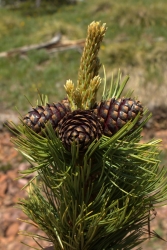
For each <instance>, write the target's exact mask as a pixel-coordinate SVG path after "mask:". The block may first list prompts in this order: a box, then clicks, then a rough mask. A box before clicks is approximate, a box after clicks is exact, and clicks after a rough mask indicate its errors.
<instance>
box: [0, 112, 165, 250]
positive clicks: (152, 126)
mask: <svg viewBox="0 0 167 250" xmlns="http://www.w3.org/2000/svg"><path fill="white" fill-rule="evenodd" d="M9 116H11V115H9ZM9 116H6V117H7V118H8V117H9ZM13 117H14V115H13ZM1 118H2V116H1ZM4 121H5V118H3V122H4ZM16 122H17V119H16ZM11 136H12V134H11V133H10V132H9V131H8V130H7V129H6V128H4V127H3V126H2V119H1V126H0V250H14V249H17V250H28V249H33V248H32V247H37V248H39V246H37V244H36V243H35V242H34V240H33V239H32V238H30V237H25V236H23V235H20V234H18V233H19V231H29V232H34V233H37V234H38V233H39V234H40V233H41V232H40V231H39V230H38V229H37V228H35V227H34V226H32V225H28V224H27V223H25V222H24V220H27V217H26V215H24V214H23V212H22V211H21V210H20V209H19V208H18V207H16V204H17V202H18V200H19V198H23V197H25V196H26V193H25V191H23V190H21V189H22V187H23V186H24V185H26V184H27V182H28V180H29V178H30V177H29V178H24V179H18V180H17V179H16V178H17V177H18V171H20V170H24V169H27V168H28V167H29V163H27V162H25V161H24V160H23V158H22V157H21V155H20V154H19V153H18V152H17V151H16V150H15V149H14V147H13V144H12V143H11V142H10V138H11ZM150 138H156V139H162V140H163V141H162V156H163V158H162V164H163V165H165V164H166V165H167V113H166V109H165V108H159V107H157V108H155V109H154V110H153V117H152V118H151V119H150V121H149V122H148V124H147V126H146V127H145V129H144V131H143V140H144V141H147V140H149V139H150ZM156 213H157V215H156V218H155V219H154V220H153V221H151V229H152V230H155V231H156V232H157V233H158V234H159V235H160V236H161V237H163V238H164V239H165V240H167V206H164V207H163V208H159V209H157V211H156ZM18 218H19V219H18ZM21 242H24V243H25V244H29V245H31V247H29V246H26V245H24V244H21ZM41 244H42V246H43V247H46V246H48V243H46V242H42V243H41ZM142 248H143V249H146V250H154V249H156V250H165V249H167V242H165V241H163V240H160V239H151V240H148V241H147V242H146V243H144V244H143V245H142Z"/></svg>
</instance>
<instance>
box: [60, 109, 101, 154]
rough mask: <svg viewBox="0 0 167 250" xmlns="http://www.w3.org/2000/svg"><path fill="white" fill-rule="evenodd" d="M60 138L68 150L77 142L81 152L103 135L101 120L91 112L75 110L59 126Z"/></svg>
mask: <svg viewBox="0 0 167 250" xmlns="http://www.w3.org/2000/svg"><path fill="white" fill-rule="evenodd" d="M58 133H59V138H60V139H61V140H62V142H63V144H64V146H65V148H66V149H67V150H70V149H71V144H72V143H73V142H75V143H76V144H77V145H78V146H79V150H80V152H84V151H85V150H86V149H87V148H88V146H89V145H90V144H91V143H92V142H93V141H94V140H95V139H99V138H100V136H101V135H102V127H101V124H100V122H99V119H98V118H97V116H96V115H95V114H93V113H92V112H91V111H89V110H75V111H73V112H72V113H69V114H67V115H66V116H65V117H64V118H63V119H62V120H61V121H60V123H59V125H58Z"/></svg>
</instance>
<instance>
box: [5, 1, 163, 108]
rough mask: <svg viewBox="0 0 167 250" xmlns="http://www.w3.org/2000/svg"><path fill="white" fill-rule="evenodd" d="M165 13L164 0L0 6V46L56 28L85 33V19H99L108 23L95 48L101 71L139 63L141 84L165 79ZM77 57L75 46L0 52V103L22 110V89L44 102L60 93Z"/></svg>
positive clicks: (30, 40)
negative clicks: (15, 53) (3, 54)
mask: <svg viewBox="0 0 167 250" xmlns="http://www.w3.org/2000/svg"><path fill="white" fill-rule="evenodd" d="M166 13H167V2H166V0H161V1H158V0H152V1H151V0H150V1H149V0H148V1H144V0H143V1H136V0H127V1H123V0H117V1H116V2H115V1H113V0H111V1H110V2H108V1H102V0H96V1H95V0H92V1H86V0H85V1H83V2H79V3H78V4H77V5H64V6H61V7H59V8H58V7H55V6H50V5H47V8H46V9H44V8H41V9H39V10H36V9H34V8H20V9H14V8H12V9H9V8H8V9H2V8H1V9H0V16H1V22H0V52H2V51H7V50H10V49H12V48H17V47H20V46H24V45H30V44H35V43H40V42H44V41H48V40H49V39H51V38H52V37H53V36H54V35H55V34H56V33H58V32H60V33H61V34H62V35H63V36H64V37H66V38H68V39H81V38H85V37H86V31H87V26H88V24H89V23H90V22H92V21H93V20H101V21H102V22H105V23H107V26H108V30H107V33H106V37H105V39H104V42H103V45H102V48H101V52H100V58H101V62H102V64H104V65H105V67H106V72H107V75H108V76H110V75H111V71H113V72H114V71H115V70H117V69H118V68H120V69H121V70H122V71H123V72H125V73H130V74H131V71H132V72H134V71H135V70H136V72H138V70H139V69H142V72H143V73H142V74H143V78H144V81H143V83H142V84H143V85H142V86H144V85H145V84H146V83H147V82H150V81H151V82H153V84H157V85H159V84H163V83H164V81H165V80H164V72H165V70H166V66H165V65H166V62H167V46H166V42H167V15H166ZM80 57H81V54H80V53H79V52H78V51H75V50H72V51H70V50H69V51H64V52H60V53H55V54H54V55H52V56H49V55H48V54H47V52H46V51H45V50H38V51H31V52H29V53H27V54H26V55H22V56H14V57H10V58H0V92H1V97H0V103H1V106H3V107H4V108H5V109H12V108H13V107H14V106H17V107H18V108H19V110H22V111H24V112H25V110H27V109H28V107H29V104H28V102H27V101H26V99H25V95H26V96H27V98H28V99H29V100H30V101H31V102H32V103H33V105H35V103H36V102H35V101H36V99H37V91H36V89H37V88H38V89H39V91H40V92H41V93H44V94H47V95H48V96H49V100H50V102H51V101H57V100H59V99H61V98H63V97H64V95H65V92H64V88H63V86H64V84H65V82H66V80H67V79H69V78H70V79H72V80H73V81H74V82H76V80H77V72H78V67H79V61H80ZM129 67H130V70H129ZM126 69H128V70H129V72H127V70H126ZM101 74H102V71H101Z"/></svg>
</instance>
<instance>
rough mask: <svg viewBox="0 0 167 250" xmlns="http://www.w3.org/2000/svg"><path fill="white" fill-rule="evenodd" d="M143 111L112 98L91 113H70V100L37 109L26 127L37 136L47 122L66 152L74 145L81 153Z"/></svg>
mask: <svg viewBox="0 0 167 250" xmlns="http://www.w3.org/2000/svg"><path fill="white" fill-rule="evenodd" d="M139 112H140V114H141V116H142V113H143V107H142V105H141V103H140V102H139V101H136V100H133V99H131V98H119V99H115V98H111V99H109V100H106V101H102V102H100V103H98V104H96V105H95V107H94V108H93V109H92V110H75V111H71V108H70V104H69V101H68V100H67V99H64V100H62V101H61V102H58V103H53V104H47V105H46V106H37V107H36V108H33V109H32V110H31V111H29V112H28V114H27V115H26V116H25V117H24V118H23V122H24V124H26V125H27V126H28V127H30V128H31V129H32V130H33V131H35V132H36V133H38V134H42V130H43V129H44V128H45V125H46V123H47V122H48V121H50V123H51V124H52V126H53V128H54V130H55V131H56V132H57V133H58V136H59V138H60V140H61V141H62V143H63V145H64V146H65V148H66V149H67V150H69V151H70V149H71V144H72V142H73V141H75V142H76V143H77V144H78V145H79V150H80V152H84V151H85V150H86V149H87V148H88V146H89V145H90V144H91V143H92V142H93V141H94V140H95V139H97V140H98V139H99V138H100V137H101V136H102V134H103V135H106V136H109V137H111V136H112V135H113V134H115V133H116V132H117V131H118V130H119V129H120V128H122V127H123V126H124V125H125V124H126V123H127V122H128V121H129V120H133V119H134V118H135V117H136V115H137V114H138V113H139Z"/></svg>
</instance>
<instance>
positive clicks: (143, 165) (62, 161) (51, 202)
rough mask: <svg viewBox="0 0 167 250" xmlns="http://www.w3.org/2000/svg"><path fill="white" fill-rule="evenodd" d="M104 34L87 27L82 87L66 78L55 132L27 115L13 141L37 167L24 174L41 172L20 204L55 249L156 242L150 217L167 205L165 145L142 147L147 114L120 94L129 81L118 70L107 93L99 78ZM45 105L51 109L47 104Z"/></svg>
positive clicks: (104, 249) (96, 249) (102, 28)
mask: <svg viewBox="0 0 167 250" xmlns="http://www.w3.org/2000/svg"><path fill="white" fill-rule="evenodd" d="M105 32H106V25H105V24H102V25H101V23H100V22H93V23H91V24H90V25H89V26H88V35H87V39H86V43H85V48H84V51H83V54H82V57H81V63H80V67H79V74H78V82H77V84H76V86H75V85H74V83H73V82H72V81H71V80H68V81H67V82H66V85H65V89H66V92H67V99H68V102H69V106H70V108H69V109H68V110H67V112H66V113H65V114H63V116H62V117H61V119H59V121H58V123H57V126H54V125H53V124H54V119H55V120H56V121H57V117H53V116H52V115H51V116H49V118H45V121H46V122H44V123H43V125H42V126H40V133H39V132H38V131H37V130H34V129H33V127H32V124H31V123H29V122H25V119H29V120H31V118H34V117H31V116H28V118H25V117H27V115H26V116H25V117H23V118H21V123H20V124H19V125H17V126H16V125H14V124H13V128H14V130H15V131H16V132H15V133H16V135H17V138H16V139H13V142H14V144H15V145H16V147H17V149H18V150H19V151H20V152H21V153H22V154H23V155H24V156H25V157H26V158H27V160H28V161H29V162H30V163H31V164H32V166H33V167H32V168H30V169H28V170H26V171H24V172H22V174H23V176H24V175H28V174H30V173H32V172H35V171H36V176H35V177H34V178H33V179H32V180H31V181H30V182H29V184H28V185H27V187H25V188H27V191H28V195H29V196H28V198H26V199H21V200H20V201H19V204H18V205H19V207H20V208H21V209H22V210H23V212H24V213H25V214H26V215H28V217H29V219H31V220H32V221H33V222H34V223H35V225H36V226H37V227H38V228H39V229H41V230H43V231H44V232H45V234H46V237H42V236H41V239H45V240H46V241H48V242H51V243H52V244H53V249H55V250H72V249H75V250H117V249H120V250H121V249H125V250H127V249H132V248H133V247H135V246H139V245H140V244H141V243H142V242H143V241H144V240H146V239H147V238H148V235H151V236H156V234H155V233H154V232H149V234H148V230H147V227H148V223H149V220H150V216H151V215H150V214H151V212H152V211H154V209H155V208H156V207H157V206H163V205H164V204H165V202H166V199H167V177H166V176H167V175H166V170H165V168H160V166H159V165H160V160H159V155H160V150H159V143H160V140H152V141H149V142H147V143H141V142H140V141H141V132H142V130H143V126H144V125H145V124H146V122H147V121H148V119H149V118H150V114H149V112H148V111H147V110H146V108H144V107H143V106H142V105H141V103H140V102H139V101H136V100H135V98H133V96H132V94H131V93H126V94H124V97H122V96H121V95H122V92H123V90H124V87H125V85H126V83H127V81H128V77H126V78H125V79H124V81H122V80H121V74H120V72H119V73H118V78H117V80H116V81H115V80H114V79H112V81H111V85H110V87H109V90H106V81H105V79H106V77H105V78H104V80H103V81H102V79H101V78H100V76H99V73H98V72H99V69H100V66H101V64H100V61H99V59H98V51H99V48H100V44H101V42H102V40H103V37H104V35H105ZM102 83H103V84H104V90H103V95H102V99H101V101H100V102H99V103H98V102H97V100H96V94H97V91H98V89H99V86H100V84H102ZM41 106H42V107H44V108H43V110H45V109H46V107H47V108H48V107H49V109H50V106H49V104H47V102H46V100H45V98H41ZM39 107H40V105H39V106H38V108H37V109H36V110H35V112H36V111H38V110H39V109H40V108H39ZM33 112H34V111H33ZM38 113H39V112H38ZM55 113H56V114H58V115H59V117H60V113H59V112H55ZM47 114H48V113H47ZM31 115H34V113H31ZM105 115H106V116H105ZM37 116H38V114H37ZM103 116H104V117H103ZM38 118H39V117H38ZM32 120H33V122H34V119H32ZM37 124H38V127H39V125H40V124H39V119H38V120H37ZM33 126H34V125H33ZM106 131H107V132H106ZM41 132H42V133H41ZM26 235H29V236H32V237H33V238H34V239H39V238H40V236H39V235H32V234H31V233H26ZM41 248H42V246H41Z"/></svg>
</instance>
